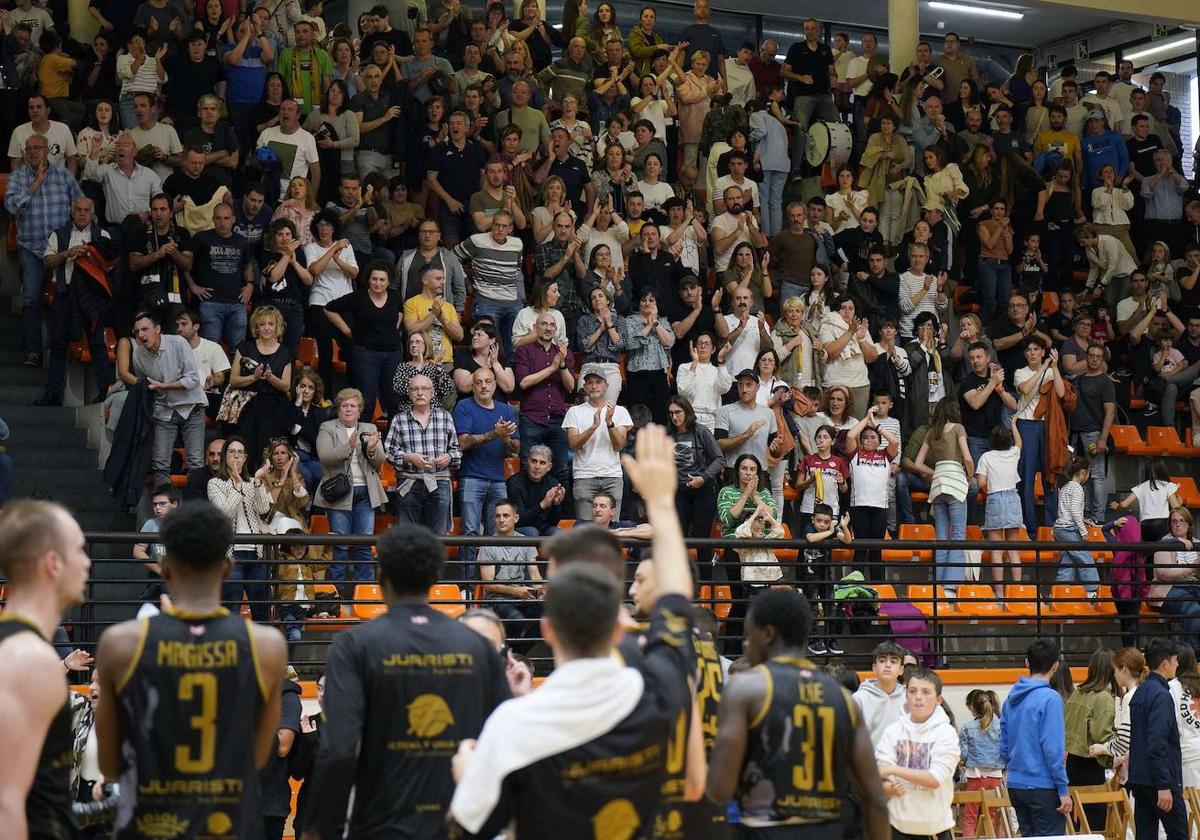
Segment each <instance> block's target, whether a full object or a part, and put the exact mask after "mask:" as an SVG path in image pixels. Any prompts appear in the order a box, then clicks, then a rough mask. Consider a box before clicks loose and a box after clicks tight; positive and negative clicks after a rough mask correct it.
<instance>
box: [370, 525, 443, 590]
mask: <svg viewBox="0 0 1200 840" xmlns="http://www.w3.org/2000/svg"><path fill="white" fill-rule="evenodd" d="M375 548H376V553H377V555H378V557H377V559H378V560H379V580H380V582H381V583H387V585H388V586H389V587H390V588H391V590H392V592H393V593H395V594H396V595H424V594H425V593H426V592H428V591H429V587H431V586H433V585H434V584H435V583H437V582H438V579H439V578H441V576H442V566H443V563H444V560H445V557H446V549H445V547H444V546H443V545H442V541H441V540H440V539H438V538H437V535H436V534H434V533H433V531H430V530H429V529H428V528H426V527H425V526H424V525H412V524H410V523H402V524H399V525H393V526H392V527H391V528H388V529H387V530H386V531H384V532H383V533H382V534H380V535H379V539H377V540H376V541H375Z"/></svg>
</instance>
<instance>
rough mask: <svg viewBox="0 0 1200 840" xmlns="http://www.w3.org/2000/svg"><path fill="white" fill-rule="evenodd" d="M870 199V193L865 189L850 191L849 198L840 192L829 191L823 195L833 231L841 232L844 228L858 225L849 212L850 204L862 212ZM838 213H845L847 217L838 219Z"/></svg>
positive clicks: (847, 228)
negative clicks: (831, 218) (831, 219)
mask: <svg viewBox="0 0 1200 840" xmlns="http://www.w3.org/2000/svg"><path fill="white" fill-rule="evenodd" d="M870 200H871V199H870V195H869V194H868V193H867V191H866V190H853V191H851V193H850V197H849V200H847V198H846V196H844V195H842V194H841V193H840V192H835V193H830V194H829V195H827V196H825V205H826V206H827V207H828V208H829V210H830V212H831V214H832V217H833V220H834V224H833V232H834V233H841V232H842V231H844V230H849V229H850V228H856V227H858V219H857V218H856V217H855V215H854V214H853V213H851V212H850V205H853V206H854V209H855V210H857V211H858V212H859V213H862V211H863V210H865V209H866V207H867V202H869V201H870ZM838 213H845V214H846V216H847V217H848V218H845V219H842V220H841V221H838Z"/></svg>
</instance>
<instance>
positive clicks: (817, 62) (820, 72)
mask: <svg viewBox="0 0 1200 840" xmlns="http://www.w3.org/2000/svg"><path fill="white" fill-rule="evenodd" d="M784 63H785V64H787V66H788V67H790V68H792V72H793V73H795V74H796V75H797V76H812V84H811V85H806V84H804V82H797V81H789V82H788V98H789V99H794V98H796V97H797V96H815V95H817V94H819V93H828V92H829V68H830V67H832V66H833V51H832V50H830V49H829V47H827V46H825V45H824V44H821V43H818V44H817V48H816V49H815V50H810V49H809V48H808V42H807V41H804V40H800V41H797V42H796V43H794V44H792V46H791V47H789V48H788V51H787V58H785V59H784Z"/></svg>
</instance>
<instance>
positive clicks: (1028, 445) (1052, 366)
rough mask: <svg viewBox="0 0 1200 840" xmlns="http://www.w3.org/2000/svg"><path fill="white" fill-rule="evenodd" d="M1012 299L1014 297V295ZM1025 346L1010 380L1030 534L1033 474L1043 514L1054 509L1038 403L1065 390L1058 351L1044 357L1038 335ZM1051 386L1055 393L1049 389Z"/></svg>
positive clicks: (1034, 519)
mask: <svg viewBox="0 0 1200 840" xmlns="http://www.w3.org/2000/svg"><path fill="white" fill-rule="evenodd" d="M1014 300H1015V298H1014ZM1022 347H1023V348H1024V353H1025V361H1026V366H1025V367H1023V368H1021V369H1020V370H1018V371H1017V372H1016V373H1014V374H1013V384H1014V385H1015V386H1016V389H1017V393H1016V394H1015V395H1014V396H1016V398H1017V413H1016V416H1017V430H1018V431H1019V432H1020V433H1021V440H1022V442H1023V446H1022V448H1021V464H1020V471H1021V510H1022V513H1023V515H1024V518H1025V530H1026V532H1027V533H1029V534H1036V533H1037V526H1038V519H1037V511H1036V509H1035V507H1034V505H1035V502H1036V498H1035V493H1034V475H1035V474H1036V473H1038V472H1040V473H1041V474H1042V480H1043V485H1042V486H1043V487H1045V488H1046V494H1045V499H1044V506H1045V507H1044V510H1045V517H1046V518H1047V519H1049V518H1050V511H1052V510H1057V501H1056V499H1055V493H1054V490H1053V488H1052V487H1051V486H1050V471H1049V470H1048V469H1047V468H1046V463H1047V453H1048V444H1049V442H1048V441H1047V439H1046V420H1045V417H1044V415H1042V414H1041V413H1039V412H1038V405H1039V404H1040V403H1041V401H1042V400H1044V399H1053V398H1057V399H1060V400H1061V399H1062V397H1063V394H1065V393H1066V389H1065V386H1064V385H1063V380H1062V374H1061V373H1059V369H1058V351H1057V350H1051V351H1050V358H1049V360H1048V361H1047V360H1046V358H1045V357H1046V345H1045V343H1043V341H1042V339H1041V338H1040V337H1039V336H1032V337H1030V338H1027V339H1025V341H1024V343H1023V345H1022ZM1051 388H1053V389H1054V395H1053V396H1052V395H1051V394H1050V389H1051Z"/></svg>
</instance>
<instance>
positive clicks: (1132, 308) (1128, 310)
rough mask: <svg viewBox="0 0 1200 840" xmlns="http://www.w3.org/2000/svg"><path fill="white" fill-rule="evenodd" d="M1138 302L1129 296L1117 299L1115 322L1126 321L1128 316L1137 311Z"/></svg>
mask: <svg viewBox="0 0 1200 840" xmlns="http://www.w3.org/2000/svg"><path fill="white" fill-rule="evenodd" d="M1139 305H1140V304H1139V302H1138V301H1136V300H1134V299H1133V298H1131V297H1127V298H1122V299H1121V300H1119V301H1117V322H1118V323H1119V322H1121V321H1128V320H1129V317H1130V316H1131V315H1133V313H1134V312H1136V311H1137V308H1138V306H1139Z"/></svg>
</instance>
